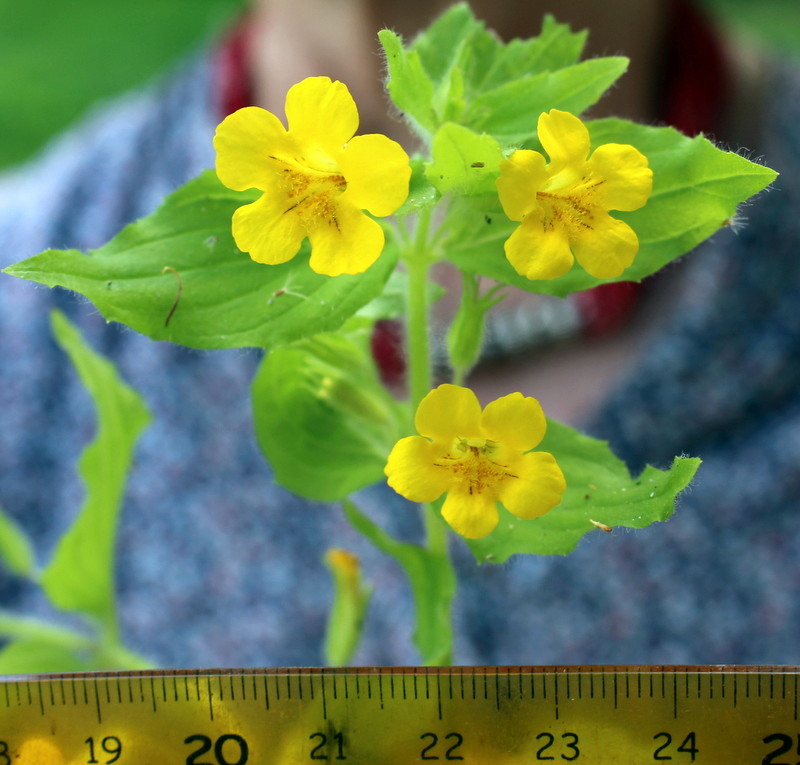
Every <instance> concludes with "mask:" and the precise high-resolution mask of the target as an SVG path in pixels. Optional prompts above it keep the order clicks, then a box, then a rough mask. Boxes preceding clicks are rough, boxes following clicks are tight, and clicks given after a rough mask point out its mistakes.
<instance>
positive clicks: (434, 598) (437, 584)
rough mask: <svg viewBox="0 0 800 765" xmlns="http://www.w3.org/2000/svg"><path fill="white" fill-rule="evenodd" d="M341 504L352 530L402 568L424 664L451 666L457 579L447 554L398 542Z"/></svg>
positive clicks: (350, 504)
mask: <svg viewBox="0 0 800 765" xmlns="http://www.w3.org/2000/svg"><path fill="white" fill-rule="evenodd" d="M342 504H343V506H344V511H345V515H346V516H347V520H348V521H350V523H351V525H352V526H353V528H355V529H356V530H357V531H358V532H359V533H360V534H362V535H363V536H364V537H365V538H366V539H368V540H369V541H370V542H372V544H374V545H375V547H377V548H378V549H379V550H381V552H383V553H385V554H386V555H389V556H390V557H392V558H394V559H395V560H396V561H397V562H398V563H399V564H400V565H401V566H402V567H403V570H404V571H405V573H406V576H407V577H408V580H409V583H410V584H411V592H412V595H413V597H414V604H415V606H416V629H415V631H414V645H415V646H416V647H417V649H418V650H419V652H420V655H421V656H422V660H423V663H424V664H427V665H434V666H435V665H441V664H445V663H447V664H449V663H451V662H452V657H451V655H450V654H451V651H452V645H453V625H452V619H451V604H452V601H453V597H454V595H455V592H456V576H455V573H454V571H453V567H452V565H451V564H450V558H449V556H448V554H447V551H446V550H441V551H434V550H429V549H427V548H425V547H420V546H418V545H413V544H408V543H406V542H398V541H397V540H395V539H393V538H392V537H390V536H389V535H388V534H387V533H386V532H385V531H384V530H383V529H381V528H380V527H379V526H378V525H377V524H375V523H374V522H373V521H371V520H370V519H369V518H367V516H365V515H364V514H363V513H361V512H360V511H359V510H358V508H357V507H356V506H355V505H354V504H353V503H352V502H350V501H348V500H345V501H344V502H343V503H342Z"/></svg>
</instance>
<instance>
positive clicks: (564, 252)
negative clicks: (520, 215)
mask: <svg viewBox="0 0 800 765" xmlns="http://www.w3.org/2000/svg"><path fill="white" fill-rule="evenodd" d="M505 251H506V257H507V258H508V260H509V262H510V263H511V265H512V266H514V268H515V269H516V270H517V273H518V274H520V275H522V276H525V277H527V278H528V279H555V278H556V277H557V276H561V275H562V274H565V273H567V271H569V270H570V268H572V263H573V257H572V253H571V252H570V247H569V241H568V240H567V234H566V231H564V230H562V229H560V228H551V229H550V230H548V231H545V229H544V225H543V224H542V216H541V215H534V214H531V215H528V216H527V217H526V218H525V220H524V221H523V222H522V223H521V224H520V225H519V226H518V227H517V229H516V231H514V233H513V234H511V236H510V237H509V238H508V239H507V240H506V243H505Z"/></svg>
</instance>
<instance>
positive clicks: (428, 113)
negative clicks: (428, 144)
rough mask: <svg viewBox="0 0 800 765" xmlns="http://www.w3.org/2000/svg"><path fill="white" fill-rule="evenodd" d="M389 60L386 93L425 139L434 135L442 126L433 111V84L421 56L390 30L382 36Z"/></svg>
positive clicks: (387, 62) (380, 36)
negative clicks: (409, 49)
mask: <svg viewBox="0 0 800 765" xmlns="http://www.w3.org/2000/svg"><path fill="white" fill-rule="evenodd" d="M378 39H379V40H380V43H381V45H382V46H383V52H384V54H385V56H386V67H387V69H388V70H389V78H388V80H387V82H386V89H387V91H388V92H389V95H390V96H391V99H392V101H394V103H395V105H396V106H397V107H398V108H399V109H400V110H401V111H402V112H403V116H404V117H405V118H406V120H408V122H409V123H410V124H411V125H412V126H413V127H414V128H415V130H416V131H417V133H419V134H420V135H421V136H427V135H429V134H432V133H433V132H434V131H435V130H436V125H437V123H438V120H437V117H436V113H435V112H434V109H433V82H432V81H431V78H430V77H429V76H428V75H427V73H426V72H425V70H424V68H423V66H422V62H421V61H420V58H419V54H418V53H417V52H416V51H408V50H406V49H405V48H404V47H403V40H402V38H401V37H400V35H398V34H396V33H395V32H392V31H390V30H388V29H382V30H381V31H380V32H378Z"/></svg>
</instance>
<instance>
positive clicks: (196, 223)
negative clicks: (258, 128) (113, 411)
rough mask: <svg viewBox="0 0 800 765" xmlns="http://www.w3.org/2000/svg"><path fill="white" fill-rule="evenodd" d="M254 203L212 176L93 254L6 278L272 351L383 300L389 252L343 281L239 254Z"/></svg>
mask: <svg viewBox="0 0 800 765" xmlns="http://www.w3.org/2000/svg"><path fill="white" fill-rule="evenodd" d="M252 199H253V195H252V194H249V193H241V192H234V191H230V190H229V189H226V188H225V187H224V186H222V184H221V183H220V182H219V180H218V179H217V177H216V175H215V174H214V173H212V172H210V171H209V172H206V173H204V174H203V175H201V176H199V177H198V178H196V179H195V180H194V181H191V182H190V183H189V184H187V185H186V186H184V187H183V188H182V189H179V190H178V191H176V192H175V193H174V194H172V195H171V196H169V197H168V198H167V199H166V201H165V202H164V204H163V205H162V206H161V207H160V208H159V209H158V210H157V211H156V212H155V213H153V214H152V215H150V216H148V217H146V218H143V219H142V220H140V221H138V222H137V223H134V224H132V225H130V226H128V227H127V228H125V229H124V230H123V231H122V232H121V233H120V234H119V235H118V236H117V237H115V238H114V239H113V240H112V241H111V242H109V243H108V244H106V245H105V246H103V247H101V248H100V249H99V250H95V251H93V252H92V253H91V254H90V255H88V256H87V255H84V254H82V253H80V252H78V251H76V250H48V251H47V252H44V253H42V254H41V255H37V256H35V257H33V258H30V259H28V260H25V261H23V262H21V263H17V264H15V265H13V266H10V267H9V268H7V269H6V272H7V273H10V274H12V275H13V276H18V277H21V278H23V279H30V280H31V281H36V282H40V283H42V284H46V285H48V286H50V287H53V286H60V287H65V288H67V289H70V290H74V291H75V292H79V293H81V294H82V295H84V296H86V297H87V298H89V300H91V301H92V302H93V303H94V304H95V305H96V306H97V308H98V309H99V310H100V312H101V313H102V314H103V316H104V317H105V318H106V319H108V320H109V321H118V322H121V323H123V324H127V325H128V326H129V327H132V328H133V329H135V330H136V331H137V332H141V333H142V334H145V335H147V336H148V337H151V338H153V339H154V340H169V341H171V342H174V343H180V344H181V345H185V346H189V347H191V348H243V347H253V346H254V347H265V348H271V347H275V346H277V345H282V344H285V343H288V342H292V341H293V340H297V339H300V338H303V337H308V336H309V335H311V334H315V333H317V332H323V331H332V330H336V329H338V328H339V327H340V326H341V325H342V324H343V323H344V322H345V321H346V320H347V319H348V318H349V317H350V316H352V315H353V314H354V313H355V312H356V311H357V310H358V309H359V308H361V306H363V305H365V304H366V303H368V302H369V301H370V300H372V298H374V297H376V296H377V295H378V294H380V292H381V290H382V288H383V285H384V284H385V282H386V280H387V279H388V277H389V274H390V273H391V272H392V270H393V268H394V264H395V257H394V255H393V252H392V248H391V246H389V245H387V248H386V251H384V253H383V255H382V257H381V258H379V259H378V261H377V262H376V263H375V264H374V265H373V266H372V267H371V268H369V269H368V270H367V271H366V272H365V273H363V274H358V275H355V276H350V275H342V276H337V277H329V276H323V275H321V274H316V273H314V272H313V271H312V270H311V269H310V268H309V266H308V248H306V250H305V251H304V252H305V254H302V253H301V254H299V255H297V256H296V257H295V258H293V259H292V260H291V261H289V262H288V263H284V264H282V265H279V266H265V265H261V264H259V263H255V262H254V261H253V260H251V259H250V257H249V256H248V255H246V254H243V253H241V252H239V250H238V249H237V248H236V245H235V244H234V242H233V238H232V235H231V216H232V214H233V211H234V210H235V209H236V208H237V207H239V206H241V205H242V204H245V203H247V202H250V201H252Z"/></svg>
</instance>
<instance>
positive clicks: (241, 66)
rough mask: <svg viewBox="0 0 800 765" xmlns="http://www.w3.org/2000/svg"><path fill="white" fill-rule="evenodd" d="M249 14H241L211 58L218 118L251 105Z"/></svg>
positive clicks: (252, 100)
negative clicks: (212, 59) (213, 57)
mask: <svg viewBox="0 0 800 765" xmlns="http://www.w3.org/2000/svg"><path fill="white" fill-rule="evenodd" d="M250 30H251V25H250V17H249V16H248V15H244V16H242V18H241V19H239V21H238V22H237V24H236V25H235V26H234V27H233V28H232V29H231V30H230V32H229V33H228V35H227V36H226V37H225V38H224V39H223V41H222V44H221V45H220V46H219V48H218V49H217V54H216V59H215V61H214V93H215V95H216V97H217V114H218V115H219V117H220V119H223V118H224V117H227V116H228V115H229V114H233V112H235V111H236V110H237V109H243V108H244V107H245V106H253V103H254V101H255V95H254V88H253V80H252V78H251V77H250V71H249V67H248V63H247V62H248V48H249V45H250V35H251V31H250Z"/></svg>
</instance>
